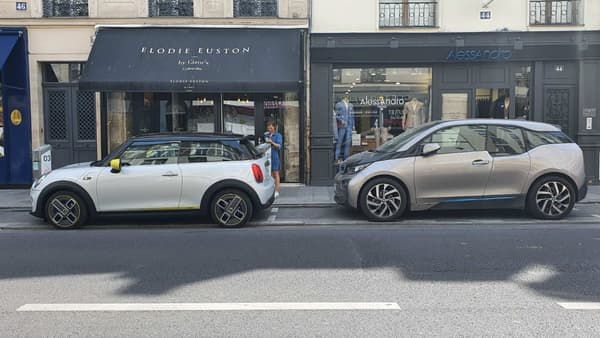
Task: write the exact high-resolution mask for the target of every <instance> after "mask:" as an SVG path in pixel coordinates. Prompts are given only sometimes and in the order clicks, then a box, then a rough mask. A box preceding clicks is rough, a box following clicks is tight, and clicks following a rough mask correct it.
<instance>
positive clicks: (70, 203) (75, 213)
mask: <svg viewBox="0 0 600 338" xmlns="http://www.w3.org/2000/svg"><path fill="white" fill-rule="evenodd" d="M48 217H49V219H50V220H51V221H52V223H54V224H55V225H56V226H58V227H62V228H69V227H72V226H74V225H75V224H76V223H77V222H78V221H79V218H80V217H81V206H80V205H79V203H78V202H77V201H76V200H75V199H74V198H73V197H72V196H68V195H59V196H56V197H54V198H53V199H52V200H51V201H50V208H49V210H48Z"/></svg>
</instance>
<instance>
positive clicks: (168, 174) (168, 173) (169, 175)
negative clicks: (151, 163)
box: [162, 171, 179, 177]
mask: <svg viewBox="0 0 600 338" xmlns="http://www.w3.org/2000/svg"><path fill="white" fill-rule="evenodd" d="M162 175H163V176H166V177H172V176H179V174H178V173H174V172H172V171H169V172H166V173H164V174H162Z"/></svg>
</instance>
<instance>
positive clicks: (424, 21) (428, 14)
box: [379, 0, 437, 27]
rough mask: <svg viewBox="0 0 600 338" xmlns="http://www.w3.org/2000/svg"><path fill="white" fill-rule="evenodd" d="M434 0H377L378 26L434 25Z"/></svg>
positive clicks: (435, 4)
mask: <svg viewBox="0 0 600 338" xmlns="http://www.w3.org/2000/svg"><path fill="white" fill-rule="evenodd" d="M436 6H437V1H435V0H379V27H434V26H435V25H436V23H435V17H436V13H435V11H436Z"/></svg>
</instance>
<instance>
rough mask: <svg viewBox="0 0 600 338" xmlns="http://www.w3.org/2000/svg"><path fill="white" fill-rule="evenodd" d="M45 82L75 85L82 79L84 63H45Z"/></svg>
mask: <svg viewBox="0 0 600 338" xmlns="http://www.w3.org/2000/svg"><path fill="white" fill-rule="evenodd" d="M42 67H43V80H44V82H48V83H56V82H58V83H75V82H78V81H79V78H81V72H82V71H83V68H84V64H83V63H44V64H43V66H42Z"/></svg>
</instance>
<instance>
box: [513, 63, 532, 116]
mask: <svg viewBox="0 0 600 338" xmlns="http://www.w3.org/2000/svg"><path fill="white" fill-rule="evenodd" d="M515 82H516V83H515V118H517V119H523V120H529V119H531V116H530V112H531V104H530V97H529V92H530V91H529V88H530V86H531V66H523V67H521V68H520V70H519V71H518V72H516V73H515Z"/></svg>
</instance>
